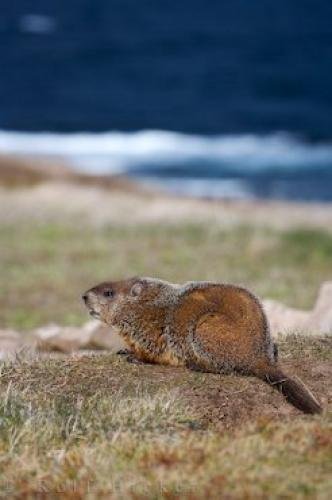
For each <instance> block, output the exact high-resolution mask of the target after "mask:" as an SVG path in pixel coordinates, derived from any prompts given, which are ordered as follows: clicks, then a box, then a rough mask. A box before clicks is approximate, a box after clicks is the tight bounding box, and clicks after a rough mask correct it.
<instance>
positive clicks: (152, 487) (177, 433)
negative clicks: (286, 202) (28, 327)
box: [0, 337, 332, 499]
mask: <svg viewBox="0 0 332 500" xmlns="http://www.w3.org/2000/svg"><path fill="white" fill-rule="evenodd" d="M331 347H332V346H331V342H330V341H328V340H327V339H324V338H322V339H315V340H305V341H304V340H303V339H301V338H296V337H290V338H289V339H287V340H285V341H284V342H283V343H282V345H281V354H282V356H283V357H286V358H287V366H288V370H289V371H291V372H292V371H294V370H295V371H296V373H298V374H299V375H301V378H302V379H303V380H305V381H306V382H308V383H309V384H310V387H311V388H312V389H313V390H314V391H315V392H316V394H318V395H319V396H320V397H323V400H324V401H325V404H326V395H327V394H328V391H329V390H330V389H331V388H329V380H331V376H332V367H331V361H332V348H331ZM301 353H302V354H301ZM304 360H305V363H304ZM0 382H1V384H0V387H1V392H2V398H1V403H0V456H1V459H0V491H1V492H2V497H3V498H8V497H9V496H10V495H13V496H14V495H15V498H35V496H36V495H40V496H41V497H42V496H43V495H45V496H46V495H51V496H52V495H53V497H58V496H60V497H61V498H106V497H107V498H116V499H120V498H121V499H122V498H188V499H189V498H190V499H199V498H290V499H291V498H304V497H306V498H320V499H328V498H331V496H330V495H331V492H332V481H331V460H332V419H331V416H329V415H328V414H327V413H325V414H324V415H323V416H319V417H305V416H302V415H300V414H299V412H298V411H297V410H295V409H293V408H292V407H290V406H289V405H288V404H287V403H285V402H284V400H283V398H282V396H281V395H279V394H278V393H277V392H275V391H274V389H272V388H271V387H269V386H267V385H266V384H264V383H263V382H260V381H258V380H256V379H252V378H248V377H246V378H244V377H243V378H241V377H235V376H234V377H223V376H219V375H211V374H203V373H194V372H190V371H187V370H184V369H182V368H179V369H174V368H167V367H161V366H152V365H145V366H135V365H130V364H128V363H127V362H126V361H125V360H124V359H121V358H120V357H119V356H116V355H109V354H107V355H105V354H104V355H95V356H91V355H90V356H83V357H71V358H64V359H44V360H35V361H33V362H31V361H29V362H27V361H24V360H21V361H19V360H18V361H16V362H15V363H11V364H7V365H4V366H3V367H2V373H1V378H0ZM330 396H331V394H330ZM48 498H49V497H48Z"/></svg>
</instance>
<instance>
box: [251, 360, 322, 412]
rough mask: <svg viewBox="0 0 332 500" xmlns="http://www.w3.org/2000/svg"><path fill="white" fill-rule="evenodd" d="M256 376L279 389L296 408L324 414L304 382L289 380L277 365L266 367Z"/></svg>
mask: <svg viewBox="0 0 332 500" xmlns="http://www.w3.org/2000/svg"><path fill="white" fill-rule="evenodd" d="M256 375H257V376H259V378H261V379H263V380H265V382H267V383H268V384H270V385H272V386H273V387H275V388H276V389H278V391H280V392H281V393H282V394H283V395H284V396H285V398H286V400H287V401H288V402H289V403H290V404H292V405H293V406H295V408H298V409H299V410H301V411H303V412H304V413H310V414H316V413H321V412H322V407H321V405H320V404H319V402H318V401H317V399H316V398H315V397H314V395H313V394H312V393H311V392H310V391H309V389H308V388H307V387H306V386H305V385H304V384H303V382H301V381H300V380H295V379H292V378H289V377H288V376H287V375H285V373H284V372H283V371H282V370H281V368H279V367H278V366H277V365H275V366H274V365H266V366H265V367H264V368H260V369H259V370H258V373H256Z"/></svg>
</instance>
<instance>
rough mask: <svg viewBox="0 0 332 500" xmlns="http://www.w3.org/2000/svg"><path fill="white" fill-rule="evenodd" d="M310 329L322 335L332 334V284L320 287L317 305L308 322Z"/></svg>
mask: <svg viewBox="0 0 332 500" xmlns="http://www.w3.org/2000/svg"><path fill="white" fill-rule="evenodd" d="M308 328H309V329H310V330H312V331H316V332H320V333H332V282H331V281H327V282H325V283H323V284H322V286H321V287H320V290H319V293H318V297H317V301H316V304H315V306H314V308H313V311H312V313H311V315H310V318H309V321H308Z"/></svg>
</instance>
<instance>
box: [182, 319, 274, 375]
mask: <svg viewBox="0 0 332 500" xmlns="http://www.w3.org/2000/svg"><path fill="white" fill-rule="evenodd" d="M191 345H192V352H191V356H190V359H189V364H190V363H191V364H193V365H197V366H198V367H199V368H200V369H203V370H205V371H212V372H217V373H220V372H223V373H231V372H234V371H237V372H242V373H250V372H251V366H253V365H254V364H256V363H257V361H258V360H259V359H262V360H264V359H265V358H266V356H267V354H265V353H264V344H263V342H262V340H261V339H260V338H259V334H256V335H255V332H254V333H253V332H246V331H245V333H243V330H242V331H241V330H240V331H239V329H238V328H237V327H236V325H234V322H232V321H231V320H230V319H229V318H228V317H226V316H225V315H223V314H218V313H212V314H206V315H204V316H203V317H202V318H201V319H200V320H199V321H198V323H197V325H196V328H195V330H194V332H193V338H192V343H191ZM191 358H192V359H191Z"/></svg>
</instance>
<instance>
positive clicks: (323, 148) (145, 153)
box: [0, 130, 332, 177]
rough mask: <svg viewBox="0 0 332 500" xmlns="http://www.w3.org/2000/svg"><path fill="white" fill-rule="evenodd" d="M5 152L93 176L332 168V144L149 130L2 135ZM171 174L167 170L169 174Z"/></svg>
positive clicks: (0, 142) (286, 137) (1, 147)
mask: <svg viewBox="0 0 332 500" xmlns="http://www.w3.org/2000/svg"><path fill="white" fill-rule="evenodd" d="M0 152H1V153H6V154H16V155H31V156H46V157H58V158H63V159H64V160H66V161H67V162H68V163H70V164H71V165H72V166H73V167H75V168H76V169H79V170H81V171H85V172H90V173H135V171H137V172H141V173H145V174H148V173H149V172H150V171H152V172H153V173H154V174H158V172H160V173H162V172H165V169H166V171H167V169H170V171H171V172H173V174H174V173H176V170H177V169H178V170H179V172H180V173H181V176H185V177H187V176H189V177H191V176H192V177H197V174H198V173H199V175H198V177H205V176H207V177H209V176H211V175H209V172H208V170H209V167H211V169H212V172H213V173H212V175H213V176H216V177H219V176H223V173H225V172H226V173H227V175H229V174H236V175H239V174H244V175H250V174H259V173H262V172H269V171H270V170H271V169H274V170H280V171H282V172H285V173H286V172H289V171H293V170H295V171H300V170H304V169H305V170H310V169H312V170H315V169H317V168H323V169H332V144H328V143H327V144H310V143H305V142H303V141H300V140H297V139H295V138H293V137H291V136H290V135H288V134H284V133H277V134H272V135H265V136H257V135H250V134H247V135H234V136H232V135H227V136H225V135H223V136H198V135H187V134H181V133H175V132H166V131H154V130H147V131H141V132H133V133H122V132H105V133H83V132H80V133H72V134H56V133H46V132H45V133H25V132H9V131H0ZM166 173H167V172H166Z"/></svg>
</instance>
